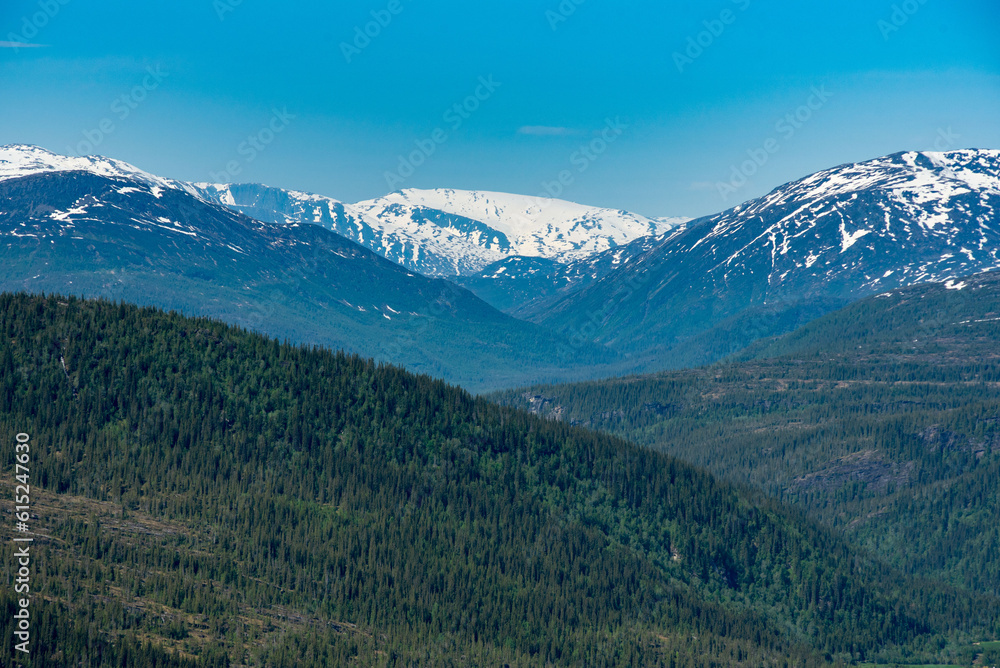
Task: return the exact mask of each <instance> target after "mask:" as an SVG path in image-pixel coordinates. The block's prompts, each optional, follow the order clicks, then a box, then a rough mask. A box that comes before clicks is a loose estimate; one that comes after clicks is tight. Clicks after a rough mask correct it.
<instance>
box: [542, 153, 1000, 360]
mask: <svg viewBox="0 0 1000 668" xmlns="http://www.w3.org/2000/svg"><path fill="white" fill-rule="evenodd" d="M998 211H1000V152H998V151H985V150H965V151H952V152H948V153H912V152H911V153H899V154H895V155H892V156H888V157H885V158H879V159H877V160H872V161H869V162H863V163H858V164H852V165H846V166H842V167H837V168H834V169H830V170H826V171H823V172H819V173H817V174H813V175H812V176H809V177H807V178H805V179H802V180H800V181H796V182H794V183H790V184H788V185H786V186H783V187H781V188H778V189H776V190H775V191H773V192H772V193H770V194H769V195H767V196H765V197H762V198H759V199H756V200H753V201H750V202H747V203H745V204H742V205H740V206H738V207H735V208H734V209H731V210H729V211H726V212H725V213H722V214H719V215H717V216H712V217H710V218H707V219H702V220H700V221H696V222H695V223H692V224H691V225H690V226H689V227H688V229H687V230H686V231H685V232H684V233H682V234H680V235H677V236H674V237H670V238H668V239H666V240H664V241H663V242H662V243H660V244H659V245H658V246H656V247H654V248H653V249H651V250H650V251H648V252H647V253H645V254H644V255H642V256H641V257H639V258H637V259H635V260H634V261H632V262H630V263H628V264H627V265H626V266H623V267H621V268H619V269H617V270H615V271H613V272H611V273H610V274H608V275H607V276H606V277H604V278H602V279H601V280H599V281H597V282H595V283H593V284H591V285H589V286H586V287H584V288H583V289H582V290H580V291H578V292H576V293H573V294H569V295H567V296H565V297H563V298H561V299H559V300H557V301H556V302H555V303H551V304H545V305H544V307H543V308H538V309H535V310H534V312H533V313H532V314H531V318H532V319H533V320H534V321H535V322H539V323H545V324H546V325H549V326H551V327H553V328H557V329H560V330H562V331H563V332H565V333H567V334H569V335H571V336H576V337H578V338H584V339H587V340H595V341H598V342H601V343H604V344H607V345H609V346H611V347H612V348H615V349H618V350H622V351H626V352H636V351H643V350H658V351H660V356H661V359H662V361H663V363H664V364H665V365H667V366H670V365H674V366H676V365H681V364H693V363H703V362H709V361H712V360H715V359H719V358H720V357H724V356H725V355H727V354H730V353H732V352H735V351H736V350H739V349H740V348H742V347H744V346H745V345H747V344H748V343H749V342H751V341H753V340H754V339H757V338H760V337H762V336H768V335H771V334H775V333H780V332H783V331H789V330H791V329H793V328H794V327H795V326H798V325H800V324H803V323H804V322H806V321H808V320H810V319H812V318H814V317H816V316H817V315H821V314H822V313H824V312H828V311H830V310H832V309H834V308H836V307H838V306H841V305H844V304H846V303H848V302H850V301H853V300H856V299H859V298H862V297H865V296H867V295H871V294H875V293H877V292H879V291H883V290H888V289H892V288H895V287H899V286H904V285H911V284H914V283H920V282H926V281H942V280H946V279H950V278H956V277H961V276H965V275H968V274H971V273H975V272H978V271H983V270H986V269H990V268H995V267H1000V255H998V253H1000V223H998V221H997V213H998Z"/></svg>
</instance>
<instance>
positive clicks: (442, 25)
mask: <svg viewBox="0 0 1000 668" xmlns="http://www.w3.org/2000/svg"><path fill="white" fill-rule="evenodd" d="M290 4H292V3H277V2H267V1H265V0H242V1H240V0H196V1H195V0H173V1H171V2H164V1H158V0H152V1H149V2H143V3H137V2H134V1H129V2H124V1H119V0H102V1H101V2H86V1H85V0H34V1H22V0H6V1H5V2H3V3H2V4H0V100H2V101H3V104H2V107H0V144H4V143H32V144H38V145H41V146H44V147H45V148H48V149H50V150H53V151H56V152H59V153H74V154H80V153H98V154H102V155H109V156H112V157H116V158H120V159H123V160H126V161H128V162H131V163H133V164H136V165H138V166H139V167H142V168H143V169H146V170H148V171H151V172H154V173H157V174H161V175H164V176H170V177H174V178H180V179H186V180H195V181H204V180H218V177H226V176H227V175H228V176H229V179H228V180H232V181H240V182H245V181H254V182H263V183H267V184H270V185H275V186H280V187H285V188H295V189H299V190H307V191H311V192H318V193H321V194H324V195H329V196H332V197H337V198H339V199H343V200H345V201H357V200H361V199H366V198H371V197H376V196H378V195H381V194H384V193H386V192H388V191H390V190H394V189H399V188H408V187H414V188H434V187H450V188H464V189H482V190H497V191H507V192H517V193H524V194H530V195H535V194H544V193H550V194H557V193H558V194H560V195H561V196H562V197H563V198H565V199H570V200H574V201H579V202H583V203H586V204H593V205H599V206H608V207H613V208H621V209H628V210H632V211H637V212H639V213H642V214H645V215H648V216H668V215H688V216H697V215H703V214H709V213H714V212H716V211H720V210H722V209H725V208H728V207H729V206H733V205H735V204H737V203H739V202H740V201H743V200H745V199H748V198H751V197H755V196H758V195H761V194H763V193H765V192H767V191H768V190H770V189H771V188H773V187H775V186H778V185H780V184H782V183H785V182H787V181H789V180H792V179H795V178H798V177H800V176H804V175H806V174H808V173H811V172H813V171H816V170H819V169H823V168H825V167H830V166H834V165H837V164H841V163H845V162H851V161H856V160H862V159H866V158H872V157H876V156H879V155H884V154H887V153H892V152H894V151H900V150H908V149H920V150H928V149H934V148H964V147H982V148H1000V38H998V35H1000V4H998V3H996V2H995V0H947V1H946V0H923V1H921V0H905V1H899V0H890V1H886V2H882V1H880V0H863V1H861V0H841V2H838V3H828V2H824V3H809V4H810V5H811V6H809V7H803V6H802V5H803V4H805V3H797V2H796V3H792V2H773V1H772V2H763V0H714V1H696V0H691V1H687V2H670V3H663V2H644V1H638V0H617V1H616V2H610V1H607V0H605V1H601V0H562V2H560V0H549V1H536V0H521V1H515V2H510V1H509V0H508V1H507V2H479V3H468V2H451V1H434V0H373V1H357V2H352V1H345V2H336V3H330V2H299V3H294V5H293V6H290ZM366 30H367V33H368V34H367V35H366V34H365V31H366ZM24 42H27V43H31V44H34V45H38V46H33V47H30V48H28V47H14V46H13V45H12V44H11V43H15V44H16V43H24ZM345 45H346V46H345ZM456 105H457V107H456ZM720 184H724V185H721V186H720Z"/></svg>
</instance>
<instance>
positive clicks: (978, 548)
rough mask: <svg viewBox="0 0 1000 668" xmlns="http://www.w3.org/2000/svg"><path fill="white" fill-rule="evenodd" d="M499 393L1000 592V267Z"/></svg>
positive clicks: (897, 558)
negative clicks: (683, 350) (637, 368)
mask: <svg viewBox="0 0 1000 668" xmlns="http://www.w3.org/2000/svg"><path fill="white" fill-rule="evenodd" d="M502 398H503V400H504V401H505V402H507V403H510V404H512V405H516V406H522V407H525V408H531V409H532V410H534V411H535V412H539V413H542V414H545V415H548V416H551V417H558V418H561V419H563V420H566V421H569V422H571V423H574V424H579V425H585V426H589V427H594V428H599V429H602V430H605V431H608V432H611V433H614V434H617V435H620V436H624V437H626V438H629V439H631V440H633V441H634V442H636V443H640V444H644V445H648V446H651V447H653V448H655V449H658V450H662V451H664V452H667V453H670V454H672V455H674V456H677V457H680V458H682V459H684V460H686V461H689V462H692V463H695V464H697V465H700V466H703V467H705V468H707V469H708V470H710V471H712V472H713V473H715V474H717V475H719V476H721V477H723V478H727V479H729V480H731V481H734V482H738V483H741V484H748V485H750V486H753V487H756V488H758V489H760V490H762V491H764V492H766V493H767V494H769V495H771V496H774V497H776V498H779V499H781V500H783V501H785V502H790V503H793V504H796V505H798V506H799V507H800V508H802V509H803V510H804V511H806V512H807V513H808V514H810V515H811V516H813V517H814V518H816V519H818V520H820V521H822V522H824V523H825V524H827V525H829V526H831V527H836V528H837V529H838V530H840V531H843V532H844V534H845V536H846V537H847V538H848V539H850V540H851V541H852V542H854V543H855V544H856V545H857V546H859V547H863V548H866V549H868V550H869V551H870V552H871V553H873V554H877V555H879V556H880V557H881V558H883V559H885V560H886V561H887V562H889V563H891V564H893V565H894V566H895V567H897V568H899V569H901V570H904V571H906V572H908V573H911V574H913V575H916V576H920V577H929V578H933V579H936V580H938V581H941V582H947V583H950V584H953V585H956V586H960V587H964V588H966V589H967V590H969V591H972V592H992V593H993V594H997V593H1000V529H998V524H997V521H996V518H997V517H998V516H1000V485H997V481H998V480H1000V274H993V273H987V274H981V275H979V276H976V277H974V278H969V279H966V280H965V281H964V282H962V283H958V284H956V283H949V284H947V285H940V284H930V285H921V286H915V287H912V288H906V289H901V290H896V291H893V292H890V293H886V294H883V295H879V296H876V297H872V298H869V299H867V300H864V301H861V302H859V303H856V304H854V305H852V306H849V307H847V308H845V309H843V310H840V311H837V312H835V313H832V314H830V315H828V316H825V317H823V318H821V319H819V320H817V321H815V322H813V323H810V324H809V325H807V326H805V327H803V328H801V329H800V330H798V331H796V332H794V333H792V334H789V335H786V336H783V337H781V338H778V339H773V340H769V341H762V342H759V343H758V344H756V345H755V346H752V347H751V348H750V349H749V350H747V351H745V352H744V353H742V354H741V355H740V357H739V358H738V359H736V360H732V361H730V362H726V363H721V364H718V365H715V366H712V367H707V368H703V369H697V370H692V371H685V372H677V373H665V374H658V375H655V376H646V377H632V378H624V379H620V380H611V381H605V382H594V383H584V384H578V385H567V386H547V387H538V388H532V389H531V390H529V391H527V392H524V391H518V392H510V393H507V394H505V395H503V397H502Z"/></svg>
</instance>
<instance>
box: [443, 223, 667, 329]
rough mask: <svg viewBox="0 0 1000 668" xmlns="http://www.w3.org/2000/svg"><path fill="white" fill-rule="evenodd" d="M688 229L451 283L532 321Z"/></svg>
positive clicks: (509, 262)
mask: <svg viewBox="0 0 1000 668" xmlns="http://www.w3.org/2000/svg"><path fill="white" fill-rule="evenodd" d="M685 227H686V224H685V223H678V224H677V226H676V227H675V228H673V229H672V230H670V231H669V232H666V233H664V234H661V235H656V236H648V237H639V238H638V239H635V240H634V241H631V242H629V243H627V244H623V245H621V246H616V247H614V248H611V249H609V250H606V251H603V252H601V253H595V254H594V255H590V256H587V257H585V258H583V259H580V260H574V261H572V262H566V263H563V262H558V261H556V260H550V259H547V258H539V257H523V256H515V257H510V258H507V259H505V260H501V261H499V262H494V263H493V264H491V265H489V266H487V267H485V268H484V269H483V270H482V271H479V272H477V273H475V274H473V275H471V276H457V277H455V278H453V279H451V280H452V281H454V282H455V283H458V284H459V285H461V286H464V287H466V288H468V289H469V290H471V291H472V292H474V293H475V294H476V296H478V297H479V298H480V299H482V300H483V301H485V302H487V303H489V304H491V305H493V306H494V307H496V308H498V309H500V310H501V311H504V312H505V313H510V314H511V315H513V316H515V317H528V318H530V317H531V316H532V314H534V313H538V312H544V311H545V309H546V307H547V306H548V305H549V304H551V303H552V302H553V301H555V300H557V299H559V298H561V297H563V296H565V295H568V294H572V293H574V292H576V291H578V290H580V289H581V288H584V287H586V286H588V285H590V284H591V283H593V282H594V281H597V280H598V279H601V278H603V277H605V276H607V275H608V274H610V273H611V272H612V271H614V270H615V269H618V268H619V267H622V266H625V265H627V264H628V263H629V262H632V261H633V260H635V259H636V258H637V257H640V256H641V255H643V254H644V253H646V252H648V251H649V250H650V249H652V248H654V247H656V246H658V245H660V244H662V243H664V241H666V240H667V239H669V238H672V237H676V236H677V235H679V234H681V233H682V232H683V231H684V230H685Z"/></svg>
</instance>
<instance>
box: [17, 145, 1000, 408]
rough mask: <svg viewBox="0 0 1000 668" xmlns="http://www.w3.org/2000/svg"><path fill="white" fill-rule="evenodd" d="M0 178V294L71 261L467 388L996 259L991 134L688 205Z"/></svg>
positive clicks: (125, 174)
mask: <svg viewBox="0 0 1000 668" xmlns="http://www.w3.org/2000/svg"><path fill="white" fill-rule="evenodd" d="M0 189H2V190H3V193H4V197H5V203H4V205H3V209H2V210H0V225H2V226H3V234H4V235H5V236H7V237H8V238H9V240H8V242H7V243H6V245H5V248H4V253H5V254H6V259H7V267H6V269H5V271H4V274H3V280H2V282H0V287H2V288H4V289H27V290H34V291H39V290H43V289H47V290H61V289H63V287H64V286H65V285H67V283H66V281H69V280H73V281H74V283H73V285H74V286H75V288H74V289H79V290H80V292H79V293H78V294H84V293H86V294H101V295H105V296H114V297H117V298H121V299H129V300H132V301H139V302H140V303H149V304H154V305H158V306H162V307H166V308H181V309H183V310H185V312H189V313H195V314H200V315H215V316H217V317H221V318H223V319H226V320H227V321H228V322H235V323H237V324H244V325H249V326H252V327H255V328H258V329H262V330H263V331H267V332H269V333H272V334H275V335H278V336H283V337H284V336H287V337H290V338H292V339H293V340H300V341H305V342H309V343H321V344H324V345H330V346H334V347H342V348H345V349H347V350H351V351H356V352H359V353H362V354H365V355H371V356H374V357H377V358H378V359H383V360H386V361H392V362H395V363H399V364H403V365H406V366H407V367H409V368H411V369H415V370H418V371H422V372H426V373H429V374H432V375H437V376H440V377H444V378H447V379H449V380H453V381H455V382H460V383H463V384H465V385H466V386H467V387H472V388H475V389H489V388H491V387H498V386H509V385H511V384H517V383H520V382H526V381H536V380H559V379H562V380H568V379H583V378H585V377H600V376H604V375H611V374H617V373H626V372H642V371H647V370H656V369H663V368H671V367H681V366H692V365H698V364H703V363H707V362H712V361H715V360H718V359H721V358H723V357H726V356H728V355H730V354H732V353H734V352H736V351H739V350H741V349H743V348H744V347H746V346H747V345H748V344H750V343H752V342H753V341H755V340H758V339H760V338H762V337H768V336H772V335H775V334H780V333H783V332H786V331H790V330H792V329H794V328H795V327H798V326H799V325H801V324H804V323H806V322H808V321H810V320H812V319H814V318H816V317H819V316H821V315H823V314H825V313H828V312H830V311H832V310H834V309H836V308H839V307H841V306H843V305H845V304H848V303H850V302H852V301H855V300H857V299H860V298H863V297H865V296H868V295H872V294H875V293H878V292H880V291H884V290H889V289H893V288H896V287H901V286H906V285H911V284H915V283H921V282H928V281H946V280H950V279H954V280H956V281H958V280H960V279H961V278H962V277H965V276H969V275H972V274H975V273H977V272H982V271H986V270H989V269H994V268H997V267H1000V255H998V253H1000V227H998V223H997V219H996V216H997V211H998V210H1000V152H998V151H990V150H962V151H952V152H948V153H916V152H909V153H898V154H894V155H891V156H887V157H884V158H879V159H876V160H871V161H867V162H862V163H857V164H850V165H844V166H841V167H837V168H834V169H830V170H825V171H823V172H819V173H817V174H814V175H811V176H809V177H806V178H804V179H801V180H799V181H796V182H793V183H790V184H787V185H785V186H782V187H780V188H778V189H776V190H774V191H773V192H772V193H770V194H768V195H767V196H765V197H761V198H758V199H756V200H752V201H750V202H747V203H745V204H741V205H740V206H737V207H735V208H733V209H730V210H728V211H726V212H723V213H721V214H718V215H715V216H710V217H707V218H702V219H699V220H695V221H690V222H687V221H684V220H682V219H673V220H666V219H660V220H653V219H648V218H644V217H642V216H638V215H636V214H630V213H627V212H624V211H613V210H608V209H595V208H592V207H585V206H581V205H576V204H571V203H568V202H560V201H557V200H545V199H541V198H532V197H524V196H518V195H504V194H497V193H486V192H465V191H455V190H431V191H416V190H407V191H402V192H399V193H393V194H390V195H387V196H385V197H383V198H380V199H377V200H371V201H369V202H362V203H359V204H344V203H342V202H338V201H336V200H332V199H329V198H325V197H321V196H318V195H307V194H305V193H298V192H294V191H286V190H280V189H277V188H269V187H267V186H260V185H212V184H191V183H184V182H180V181H173V180H170V179H164V178H161V177H158V176H155V175H152V174H149V173H147V172H144V171H142V170H140V169H137V168H135V167H133V166H131V165H128V164H126V163H123V162H120V161H117V160H112V159H107V158H100V157H87V158H71V157H63V156H58V155H55V154H53V153H50V152H48V151H45V150H43V149H40V148H37V147H32V146H19V145H18V146H7V147H2V148H0ZM321 228H326V229H324V230H323V231H322V232H320V229H321ZM81 230H87V233H86V234H82V235H81V233H80V231H81ZM331 232H335V233H336V234H331ZM87 234H89V235H91V236H87ZM45 241H48V242H49V243H48V246H46V245H45ZM352 241H353V242H355V243H351V242H352ZM362 247H363V248H362ZM94 249H98V250H96V251H95V250H94ZM365 249H369V250H371V251H372V254H371V256H369V255H366V253H367V251H366V250H365ZM375 254H377V255H379V256H382V257H381V258H377V260H378V261H376V257H375ZM384 258H388V259H391V260H393V261H394V262H387V261H383V260H384ZM353 262H359V263H361V265H363V266H364V267H365V269H364V270H363V271H360V270H359V269H358V267H357V266H354V265H353V264H352V263H353ZM70 268H72V271H74V272H76V273H75V274H73V275H72V277H71V276H70V274H69V273H67V272H68V271H69V270H70ZM366 272H367V273H366ZM421 274H423V275H421ZM358 276H366V277H367V278H366V279H365V280H364V281H358V280H357V278H358ZM440 277H448V278H450V281H448V282H445V281H440V280H437V281H435V280H434V279H439V278H440ZM191 281H195V282H198V283H197V284H193V283H191ZM456 284H458V285H460V286H462V287H458V286H456ZM463 287H464V288H466V289H468V290H469V291H471V292H473V293H475V295H476V296H478V297H479V299H476V298H475V297H473V295H472V294H470V293H469V292H467V291H466V290H465V289H463ZM441 295H445V297H444V298H441ZM154 296H156V297H155V299H154ZM442 299H443V302H444V303H446V304H447V306H443V307H442V306H441V303H442ZM480 300H483V301H480ZM484 301H485V302H487V303H488V304H489V305H491V306H492V307H494V308H490V306H488V305H487V303H483V302H484ZM495 309H499V310H501V311H504V312H506V313H507V314H508V315H509V316H513V317H508V316H505V315H503V314H502V313H499V312H498V311H497V310H495ZM431 311H433V315H430V316H428V315H427V314H428V313H430V312H431ZM439 311H440V312H439ZM248 313H252V314H255V315H250V316H248V315H247V314H248ZM525 321H528V322H525ZM428 322H433V323H435V325H436V326H440V328H439V329H434V328H431V331H432V332H433V333H432V334H428V333H427V331H428V330H427V327H426V325H427V323H428ZM445 322H447V323H449V324H448V325H447V326H444V325H443V323H445ZM554 332H558V333H554Z"/></svg>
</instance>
